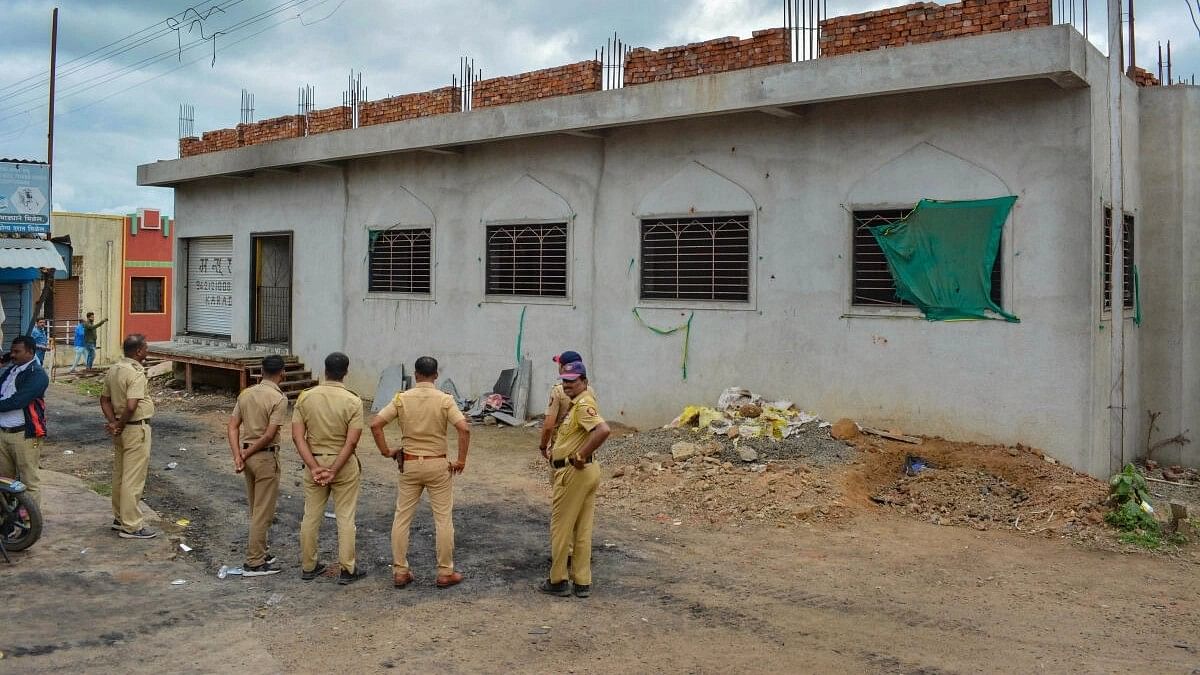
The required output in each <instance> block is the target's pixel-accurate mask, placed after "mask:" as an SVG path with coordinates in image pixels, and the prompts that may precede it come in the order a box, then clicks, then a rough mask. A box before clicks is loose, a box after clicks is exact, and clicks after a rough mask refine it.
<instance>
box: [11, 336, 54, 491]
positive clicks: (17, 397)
mask: <svg viewBox="0 0 1200 675" xmlns="http://www.w3.org/2000/svg"><path fill="white" fill-rule="evenodd" d="M34 349H35V345H34V342H33V340H32V339H31V338H30V337H28V336H26V335H21V336H18V337H15V338H13V341H12V352H11V354H12V365H10V366H8V368H6V369H5V370H4V371H3V372H0V476H15V477H17V478H20V479H21V482H23V483H25V489H26V490H27V491H28V493H29V495H30V496H31V497H33V501H34V502H35V503H36V504H37V505H38V506H41V505H42V492H41V484H42V482H41V480H40V479H39V477H38V460H39V458H40V455H41V443H42V439H43V438H44V437H45V436H46V401H45V396H46V387H47V386H48V385H49V384H50V378H48V377H47V376H46V371H45V370H42V368H41V367H40V366H38V365H37V364H36V363H34V355H33V352H34Z"/></svg>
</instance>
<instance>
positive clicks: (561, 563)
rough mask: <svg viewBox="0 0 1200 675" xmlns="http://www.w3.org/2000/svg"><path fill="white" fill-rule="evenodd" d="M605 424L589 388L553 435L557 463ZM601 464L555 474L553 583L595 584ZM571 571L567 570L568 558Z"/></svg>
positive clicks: (551, 545) (565, 468)
mask: <svg viewBox="0 0 1200 675" xmlns="http://www.w3.org/2000/svg"><path fill="white" fill-rule="evenodd" d="M603 422H604V418H602V417H600V414H599V411H598V410H597V409H596V398H595V396H594V395H593V394H592V393H591V390H590V389H588V390H586V391H584V392H583V393H582V394H580V395H579V396H577V397H576V398H575V400H573V401H572V402H571V409H570V410H569V411H568V412H567V417H566V419H564V420H563V422H562V424H560V425H559V427H558V433H557V434H555V436H554V447H553V450H554V452H553V454H552V455H551V457H552V458H553V459H554V460H556V461H557V460H565V459H567V458H568V457H570V456H572V455H574V454H575V452H576V451H578V450H579V449H580V448H582V447H583V444H584V443H585V442H587V437H588V434H590V433H591V431H592V429H595V428H596V427H597V426H598V425H600V424H602V423H603ZM599 485H600V465H599V464H597V463H596V461H595V460H593V461H592V462H591V463H589V464H586V465H584V467H583V469H576V468H575V467H574V466H573V465H572V464H570V463H568V464H567V465H566V466H564V467H563V468H561V469H558V470H556V471H555V473H554V497H553V501H552V502H551V507H550V554H551V558H552V560H553V562H552V563H551V565H550V581H551V582H552V583H560V582H562V581H566V580H567V579H570V580H571V582H572V583H576V584H581V585H585V586H590V585H591V583H592V517H593V515H594V512H595V507H596V487H597V486H599ZM568 556H569V557H570V559H571V569H570V570H568V569H567V558H568Z"/></svg>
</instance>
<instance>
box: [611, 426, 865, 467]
mask: <svg viewBox="0 0 1200 675" xmlns="http://www.w3.org/2000/svg"><path fill="white" fill-rule="evenodd" d="M680 441H685V442H689V443H696V444H698V445H703V444H706V443H717V444H718V445H720V448H721V449H720V452H719V453H718V454H717V455H716V456H717V457H719V458H720V459H721V461H723V462H733V463H734V464H735V465H736V464H742V463H743V462H742V459H741V457H740V456H739V455H738V451H737V449H735V448H734V445H733V441H732V440H730V439H728V438H726V437H724V436H715V435H712V434H709V433H696V432H695V431H694V430H693V429H651V430H649V431H643V432H639V433H635V434H630V435H628V436H623V437H621V438H618V439H616V440H612V441H609V442H608V443H605V444H604V445H603V446H602V447H601V448H600V450H599V451H598V453H597V456H598V457H599V458H600V461H601V462H603V463H604V464H607V465H608V466H611V467H616V466H621V465H625V464H637V463H638V462H639V461H640V460H643V459H648V458H647V457H646V455H647V454H651V453H653V454H654V455H655V457H653V459H654V460H655V461H662V460H666V459H669V458H670V457H671V446H672V445H674V444H676V443H679V442H680ZM738 446H739V447H743V448H745V447H749V448H754V450H755V451H757V453H758V460H757V461H758V462H767V461H770V460H802V461H805V462H807V463H809V464H813V465H817V466H831V465H835V464H847V463H849V462H851V461H853V460H854V459H855V458H856V457H857V456H858V451H857V450H856V449H855V448H853V447H852V446H849V445H847V444H845V443H843V442H841V441H838V440H834V439H833V438H830V437H829V431H828V429H821V428H819V427H817V425H816V423H812V424H810V425H808V426H807V427H806V428H805V429H803V430H802V431H800V432H799V433H797V434H794V435H793V436H792V437H791V438H786V439H784V440H781V441H777V440H774V439H769V438H755V439H750V440H740V441H739V442H738Z"/></svg>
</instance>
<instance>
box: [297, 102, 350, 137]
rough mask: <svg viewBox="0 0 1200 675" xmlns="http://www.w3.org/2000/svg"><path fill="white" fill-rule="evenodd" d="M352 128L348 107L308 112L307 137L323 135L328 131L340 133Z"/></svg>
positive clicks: (340, 106)
mask: <svg viewBox="0 0 1200 675" xmlns="http://www.w3.org/2000/svg"><path fill="white" fill-rule="evenodd" d="M351 126H353V123H352V120H351V119H350V106H348V105H339V106H335V107H333V108H323V109H321V110H310V111H309V112H308V135H309V136H313V135H316V134H325V133H329V132H330V131H341V130H343V129H349V128H350V127H351Z"/></svg>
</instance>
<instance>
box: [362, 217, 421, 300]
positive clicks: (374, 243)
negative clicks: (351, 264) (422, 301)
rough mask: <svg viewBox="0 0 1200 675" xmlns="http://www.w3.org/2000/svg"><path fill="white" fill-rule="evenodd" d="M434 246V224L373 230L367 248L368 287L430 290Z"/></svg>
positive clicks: (374, 289) (373, 289)
mask: <svg viewBox="0 0 1200 675" xmlns="http://www.w3.org/2000/svg"><path fill="white" fill-rule="evenodd" d="M432 246H433V232H432V230H431V229H430V228H424V229H412V230H374V231H372V232H371V233H370V246H369V250H368V252H367V256H368V264H367V291H368V292H370V293H423V294H428V293H429V292H430V288H431V283H432V282H431V274H430V270H431V269H432V260H433V257H432Z"/></svg>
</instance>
